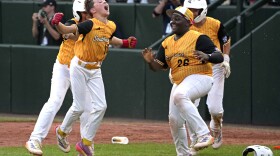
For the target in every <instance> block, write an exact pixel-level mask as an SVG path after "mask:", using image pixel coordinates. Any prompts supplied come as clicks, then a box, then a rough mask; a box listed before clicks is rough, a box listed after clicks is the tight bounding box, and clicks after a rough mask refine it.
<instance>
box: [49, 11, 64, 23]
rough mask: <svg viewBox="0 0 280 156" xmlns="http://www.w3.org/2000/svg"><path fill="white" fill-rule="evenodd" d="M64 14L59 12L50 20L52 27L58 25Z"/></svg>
mask: <svg viewBox="0 0 280 156" xmlns="http://www.w3.org/2000/svg"><path fill="white" fill-rule="evenodd" d="M63 16H64V14H63V13H61V12H59V13H55V14H54V16H53V19H52V22H51V23H52V25H58V23H59V22H60V21H61V19H62V18H63Z"/></svg>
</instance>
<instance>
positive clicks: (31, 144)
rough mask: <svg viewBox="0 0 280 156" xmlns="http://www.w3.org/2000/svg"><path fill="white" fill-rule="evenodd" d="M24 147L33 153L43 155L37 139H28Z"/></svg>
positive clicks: (38, 155)
mask: <svg viewBox="0 0 280 156" xmlns="http://www.w3.org/2000/svg"><path fill="white" fill-rule="evenodd" d="M25 148H26V149H27V150H28V151H29V152H30V153H31V154H33V155H37V156H41V155H43V151H42V146H41V143H40V142H39V140H32V139H30V140H28V141H27V142H26V143H25Z"/></svg>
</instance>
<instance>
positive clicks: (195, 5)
mask: <svg viewBox="0 0 280 156" xmlns="http://www.w3.org/2000/svg"><path fill="white" fill-rule="evenodd" d="M184 7H186V8H190V9H202V11H201V12H200V14H199V15H198V16H197V17H196V18H195V19H194V20H193V21H194V23H199V22H200V21H202V20H203V19H204V18H205V17H206V14H207V2H206V0H185V2H184Z"/></svg>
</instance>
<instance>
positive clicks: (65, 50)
mask: <svg viewBox="0 0 280 156" xmlns="http://www.w3.org/2000/svg"><path fill="white" fill-rule="evenodd" d="M71 21H72V22H73V24H75V23H76V24H77V23H78V21H77V20H76V19H75V18H72V19H71ZM75 42H76V41H74V40H70V39H63V42H62V43H61V44H60V47H59V52H58V55H57V60H58V61H59V62H60V63H61V64H65V65H68V66H70V62H71V60H72V58H73V57H74V46H75Z"/></svg>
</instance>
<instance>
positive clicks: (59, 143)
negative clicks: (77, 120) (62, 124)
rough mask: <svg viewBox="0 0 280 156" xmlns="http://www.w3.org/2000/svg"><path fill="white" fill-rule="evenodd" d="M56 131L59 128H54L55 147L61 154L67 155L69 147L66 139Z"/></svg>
mask: <svg viewBox="0 0 280 156" xmlns="http://www.w3.org/2000/svg"><path fill="white" fill-rule="evenodd" d="M58 129H59V126H57V127H56V128H55V135H56V140H57V146H58V147H59V149H60V150H62V151H63V152H65V153H68V152H70V145H69V142H68V141H67V137H62V136H61V135H60V134H58Z"/></svg>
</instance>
